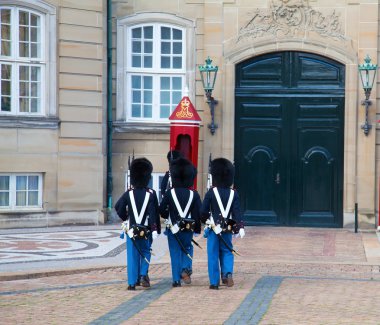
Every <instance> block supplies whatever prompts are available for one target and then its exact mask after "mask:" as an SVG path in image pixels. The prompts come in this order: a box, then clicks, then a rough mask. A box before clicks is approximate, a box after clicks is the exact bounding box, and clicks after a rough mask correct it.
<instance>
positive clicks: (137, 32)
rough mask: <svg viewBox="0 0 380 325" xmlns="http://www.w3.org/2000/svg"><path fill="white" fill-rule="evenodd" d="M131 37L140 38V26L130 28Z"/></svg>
mask: <svg viewBox="0 0 380 325" xmlns="http://www.w3.org/2000/svg"><path fill="white" fill-rule="evenodd" d="M132 38H141V27H139V28H133V29H132Z"/></svg>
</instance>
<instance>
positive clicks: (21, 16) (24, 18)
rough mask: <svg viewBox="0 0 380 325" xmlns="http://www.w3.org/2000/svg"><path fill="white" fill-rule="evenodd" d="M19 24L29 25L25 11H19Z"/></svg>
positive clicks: (27, 14)
mask: <svg viewBox="0 0 380 325" xmlns="http://www.w3.org/2000/svg"><path fill="white" fill-rule="evenodd" d="M19 24H20V25H29V13H28V12H26V11H20V13H19Z"/></svg>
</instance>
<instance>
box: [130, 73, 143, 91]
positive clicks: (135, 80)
mask: <svg viewBox="0 0 380 325" xmlns="http://www.w3.org/2000/svg"><path fill="white" fill-rule="evenodd" d="M132 88H138V89H140V88H141V77H140V76H132Z"/></svg>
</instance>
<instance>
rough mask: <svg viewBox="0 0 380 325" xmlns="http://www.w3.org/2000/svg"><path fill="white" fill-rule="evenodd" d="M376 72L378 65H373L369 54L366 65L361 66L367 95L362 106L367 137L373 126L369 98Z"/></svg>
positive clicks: (360, 69)
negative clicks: (369, 116) (369, 112)
mask: <svg viewBox="0 0 380 325" xmlns="http://www.w3.org/2000/svg"><path fill="white" fill-rule="evenodd" d="M376 72H377V64H373V63H371V58H370V57H369V55H368V54H367V56H366V57H365V59H364V63H363V64H359V75H360V80H361V82H362V86H363V90H364V94H365V100H363V101H362V105H363V106H365V122H364V124H363V125H362V129H363V131H364V134H365V135H368V133H369V130H370V129H371V128H372V125H371V124H369V123H368V108H369V106H370V105H371V104H372V102H371V101H370V100H369V97H370V96H371V91H372V87H373V84H374V82H375V77H376Z"/></svg>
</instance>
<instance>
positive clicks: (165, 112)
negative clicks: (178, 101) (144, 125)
mask: <svg viewBox="0 0 380 325" xmlns="http://www.w3.org/2000/svg"><path fill="white" fill-rule="evenodd" d="M169 115H170V106H168V105H162V106H161V112H160V118H168V117H169Z"/></svg>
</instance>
